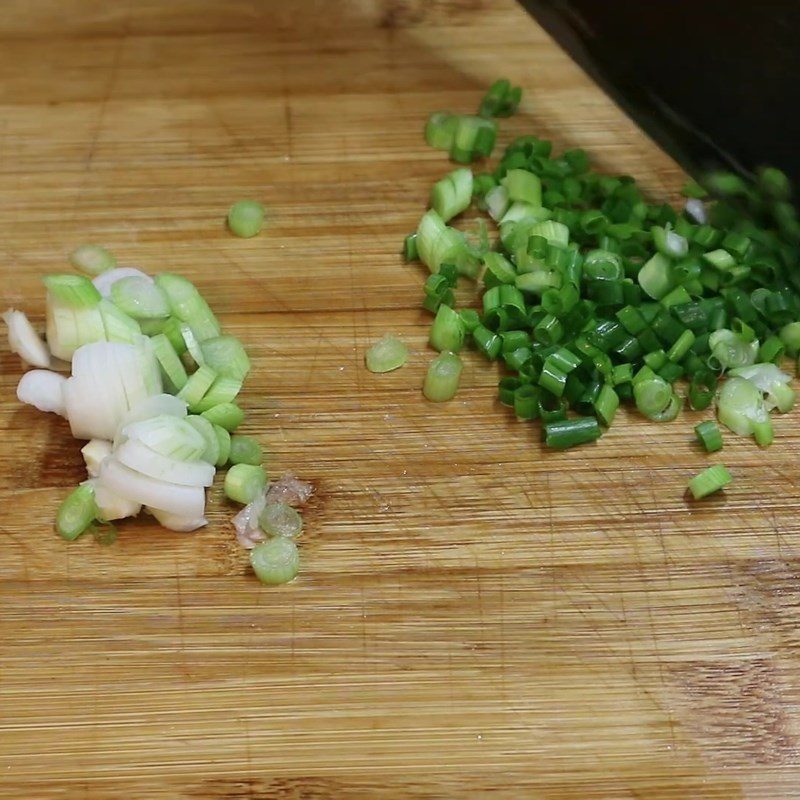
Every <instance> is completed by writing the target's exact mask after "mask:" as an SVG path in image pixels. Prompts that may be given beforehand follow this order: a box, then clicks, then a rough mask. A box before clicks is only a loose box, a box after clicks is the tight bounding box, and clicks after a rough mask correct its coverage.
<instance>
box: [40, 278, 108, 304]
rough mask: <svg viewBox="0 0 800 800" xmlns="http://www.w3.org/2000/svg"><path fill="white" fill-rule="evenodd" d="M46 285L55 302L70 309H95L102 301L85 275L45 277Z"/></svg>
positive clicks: (95, 288)
mask: <svg viewBox="0 0 800 800" xmlns="http://www.w3.org/2000/svg"><path fill="white" fill-rule="evenodd" d="M44 285H45V286H46V287H47V291H48V292H49V294H50V296H52V297H53V299H54V300H56V301H57V302H59V303H63V305H65V306H68V307H69V308H74V309H80V308H94V307H95V306H96V305H97V304H98V303H99V302H100V301H101V300H102V296H101V295H100V292H98V291H97V287H96V286H95V285H94V284H93V283H92V282H91V281H90V280H89V278H87V277H86V276H85V275H69V274H66V275H45V277H44Z"/></svg>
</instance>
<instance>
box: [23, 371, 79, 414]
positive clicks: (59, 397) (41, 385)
mask: <svg viewBox="0 0 800 800" xmlns="http://www.w3.org/2000/svg"><path fill="white" fill-rule="evenodd" d="M66 382H67V379H66V378H65V377H64V376H63V375H59V374H58V373H57V372H51V371H50V370H47V369H32V370H30V371H29V372H26V373H25V374H24V375H23V376H22V377H21V378H20V381H19V383H18V384H17V399H18V400H19V401H20V402H21V403H26V404H27V405H29V406H33V407H34V408H38V409H39V411H49V412H52V413H53V414H60V415H61V416H62V417H63V416H64V415H65V413H66V408H65V405H64V394H63V389H64V385H65V384H66Z"/></svg>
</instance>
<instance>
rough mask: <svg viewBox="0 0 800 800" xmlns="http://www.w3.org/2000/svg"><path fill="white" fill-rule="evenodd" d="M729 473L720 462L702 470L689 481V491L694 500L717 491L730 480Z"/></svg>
mask: <svg viewBox="0 0 800 800" xmlns="http://www.w3.org/2000/svg"><path fill="white" fill-rule="evenodd" d="M731 480H732V478H731V474H730V472H728V470H727V469H726V468H725V467H724V466H723V465H722V464H715V465H714V466H713V467H709V468H708V469H705V470H703V471H702V472H701V473H699V474H698V475H695V476H694V478H692V479H691V480H690V481H689V491H690V492H691V493H692V497H694V499H695V500H700V499H701V498H703V497H707V496H708V495H710V494H713V493H714V492H718V491H719V490H720V489H722V488H723V487H725V486H727V485H728V484H729V483H730V482H731Z"/></svg>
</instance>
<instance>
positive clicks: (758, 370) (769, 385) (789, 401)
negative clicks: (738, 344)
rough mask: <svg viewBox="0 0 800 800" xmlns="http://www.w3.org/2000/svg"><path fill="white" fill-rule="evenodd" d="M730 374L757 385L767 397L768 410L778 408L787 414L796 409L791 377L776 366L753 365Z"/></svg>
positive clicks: (769, 364) (733, 370)
mask: <svg viewBox="0 0 800 800" xmlns="http://www.w3.org/2000/svg"><path fill="white" fill-rule="evenodd" d="M729 374H730V375H731V376H732V377H737V378H744V379H745V380H748V381H750V382H751V383H753V384H755V386H756V387H758V389H759V391H761V392H762V393H763V394H765V395H766V396H767V410H771V409H773V408H777V409H778V411H780V412H781V413H782V414H785V413H786V412H787V411H790V410H791V409H792V408H793V407H794V403H795V399H796V394H795V391H794V389H792V387H791V386H790V385H789V381H790V380H791V377H790V376H789V375H787V374H786V373H785V372H782V371H781V370H780V369H779V368H778V367H777V366H776V365H775V364H771V363H766V364H752V365H750V366H747V367H739V368H738V369H732V370H731V371H730V373H729Z"/></svg>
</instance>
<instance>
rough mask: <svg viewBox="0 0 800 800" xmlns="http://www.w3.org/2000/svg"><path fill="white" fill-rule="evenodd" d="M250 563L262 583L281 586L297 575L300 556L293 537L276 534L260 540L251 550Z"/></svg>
mask: <svg viewBox="0 0 800 800" xmlns="http://www.w3.org/2000/svg"><path fill="white" fill-rule="evenodd" d="M250 563H251V564H252V566H253V571H254V572H255V573H256V577H257V578H258V579H259V580H260V581H261V583H264V584H266V585H267V586H279V585H280V584H283V583H289V581H291V580H294V578H295V577H297V572H298V570H299V568H300V556H299V553H298V551H297V545H296V544H295V543H294V542H293V541H292V540H291V539H289V538H287V537H286V536H275V537H273V538H272V539H268V540H267V541H266V542H260V543H259V544H257V545H256V546H255V547H254V548H253V549H252V550H251V551H250Z"/></svg>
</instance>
